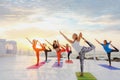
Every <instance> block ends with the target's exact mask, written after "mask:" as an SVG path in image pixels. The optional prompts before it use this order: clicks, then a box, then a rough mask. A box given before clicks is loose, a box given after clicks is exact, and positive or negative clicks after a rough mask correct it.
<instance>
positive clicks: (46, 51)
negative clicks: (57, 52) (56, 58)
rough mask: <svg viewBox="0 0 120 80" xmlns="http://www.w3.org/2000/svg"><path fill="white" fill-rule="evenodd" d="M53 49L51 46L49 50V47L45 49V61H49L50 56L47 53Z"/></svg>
mask: <svg viewBox="0 0 120 80" xmlns="http://www.w3.org/2000/svg"><path fill="white" fill-rule="evenodd" d="M51 51H52V50H51V49H50V48H49V50H47V49H46V50H45V58H46V59H45V61H47V57H48V55H47V54H48V52H51Z"/></svg>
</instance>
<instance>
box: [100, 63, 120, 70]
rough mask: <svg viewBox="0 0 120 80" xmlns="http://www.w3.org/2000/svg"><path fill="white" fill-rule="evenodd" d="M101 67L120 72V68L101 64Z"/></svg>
mask: <svg viewBox="0 0 120 80" xmlns="http://www.w3.org/2000/svg"><path fill="white" fill-rule="evenodd" d="M99 65H100V66H102V67H104V68H107V69H109V70H120V68H117V67H114V66H109V65H106V64H99Z"/></svg>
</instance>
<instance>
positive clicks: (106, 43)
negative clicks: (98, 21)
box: [95, 39, 119, 66]
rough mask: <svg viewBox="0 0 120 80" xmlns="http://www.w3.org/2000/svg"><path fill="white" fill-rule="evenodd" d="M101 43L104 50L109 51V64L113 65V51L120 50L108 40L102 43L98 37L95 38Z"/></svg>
mask: <svg viewBox="0 0 120 80" xmlns="http://www.w3.org/2000/svg"><path fill="white" fill-rule="evenodd" d="M95 40H96V41H97V42H98V43H99V44H100V45H102V47H103V48H104V50H105V51H106V53H107V56H108V61H109V66H111V53H112V52H119V50H118V49H117V48H116V47H115V46H113V45H112V44H111V41H110V42H107V40H104V41H103V43H100V42H99V41H98V40H97V39H95ZM109 45H111V46H112V47H113V48H114V49H111V48H109Z"/></svg>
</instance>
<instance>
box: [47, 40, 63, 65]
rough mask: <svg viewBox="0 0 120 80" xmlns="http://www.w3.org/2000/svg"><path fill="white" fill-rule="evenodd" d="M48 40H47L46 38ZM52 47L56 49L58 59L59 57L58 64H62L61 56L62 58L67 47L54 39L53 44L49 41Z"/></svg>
mask: <svg viewBox="0 0 120 80" xmlns="http://www.w3.org/2000/svg"><path fill="white" fill-rule="evenodd" d="M46 41H47V40H46ZM47 42H48V43H49V44H50V45H51V46H52V47H53V49H55V51H56V52H57V59H58V66H60V58H61V53H62V52H65V48H64V47H62V46H60V44H59V42H58V40H54V41H53V44H51V43H50V42H49V41H47Z"/></svg>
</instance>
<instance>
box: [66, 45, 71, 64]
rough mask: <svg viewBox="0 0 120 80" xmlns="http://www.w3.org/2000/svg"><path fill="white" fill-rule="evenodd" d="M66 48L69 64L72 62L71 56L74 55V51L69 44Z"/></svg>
mask: <svg viewBox="0 0 120 80" xmlns="http://www.w3.org/2000/svg"><path fill="white" fill-rule="evenodd" d="M65 48H66V51H67V53H68V55H67V57H68V62H69V61H70V54H71V53H72V49H71V46H70V45H69V44H66V46H65Z"/></svg>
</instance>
